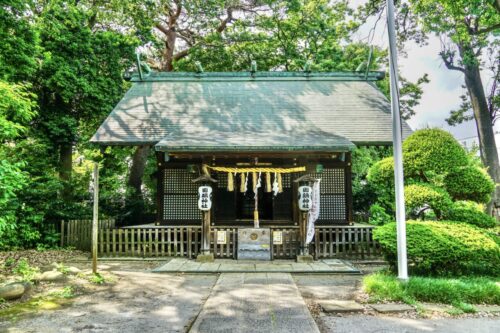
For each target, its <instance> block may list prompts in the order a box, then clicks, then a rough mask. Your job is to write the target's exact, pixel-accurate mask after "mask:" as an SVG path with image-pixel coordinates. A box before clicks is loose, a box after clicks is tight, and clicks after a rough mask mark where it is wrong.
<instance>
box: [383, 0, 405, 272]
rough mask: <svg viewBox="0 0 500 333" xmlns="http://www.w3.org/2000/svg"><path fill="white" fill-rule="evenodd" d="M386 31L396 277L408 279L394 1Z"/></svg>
mask: <svg viewBox="0 0 500 333" xmlns="http://www.w3.org/2000/svg"><path fill="white" fill-rule="evenodd" d="M386 4H387V31H388V33H389V69H390V72H389V78H390V81H391V110H392V141H393V146H394V185H395V188H396V225H397V246H398V277H399V278H400V279H401V280H407V279H408V263H407V257H406V220H405V199H404V179H403V149H402V138H401V115H400V113H399V88H398V62H397V56H398V54H397V47H396V29H395V27H394V22H395V20H394V1H393V0H387V2H386Z"/></svg>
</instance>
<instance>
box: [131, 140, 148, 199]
mask: <svg viewBox="0 0 500 333" xmlns="http://www.w3.org/2000/svg"><path fill="white" fill-rule="evenodd" d="M149 148H150V147H149V146H138V147H137V148H136V150H135V152H134V156H133V157H132V165H131V166H130V175H129V178H128V186H130V187H132V188H133V190H134V193H133V196H140V195H141V194H142V176H143V175H144V169H145V168H146V162H147V160H148V155H149Z"/></svg>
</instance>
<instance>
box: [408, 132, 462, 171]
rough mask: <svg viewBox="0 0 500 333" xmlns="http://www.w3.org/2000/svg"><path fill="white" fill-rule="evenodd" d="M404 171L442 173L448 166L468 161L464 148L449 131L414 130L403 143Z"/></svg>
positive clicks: (448, 168) (459, 164)
mask: <svg viewBox="0 0 500 333" xmlns="http://www.w3.org/2000/svg"><path fill="white" fill-rule="evenodd" d="M403 156H404V166H405V173H407V174H408V176H420V175H421V174H422V173H423V172H425V173H435V174H443V173H447V172H449V170H450V167H454V168H455V167H457V168H458V167H463V166H466V165H467V164H468V163H469V157H468V156H467V153H466V151H465V149H464V148H463V147H462V146H461V145H460V144H459V143H458V142H457V140H455V138H454V137H453V135H451V134H450V133H448V132H446V131H444V130H441V129H437V128H433V129H422V130H418V131H415V132H414V133H413V134H412V135H410V136H409V137H408V138H407V139H406V140H405V141H404V143H403Z"/></svg>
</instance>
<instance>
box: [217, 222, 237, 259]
mask: <svg viewBox="0 0 500 333" xmlns="http://www.w3.org/2000/svg"><path fill="white" fill-rule="evenodd" d="M217 232H225V233H226V243H225V244H217ZM237 239H238V228H222V227H217V228H211V229H210V250H211V252H212V253H213V254H214V256H215V257H216V258H227V259H236V251H237V248H238V243H237Z"/></svg>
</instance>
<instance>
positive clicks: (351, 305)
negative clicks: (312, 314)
mask: <svg viewBox="0 0 500 333" xmlns="http://www.w3.org/2000/svg"><path fill="white" fill-rule="evenodd" d="M319 305H320V306H321V308H322V309H323V311H324V312H327V313H345V312H363V311H364V310H365V308H364V307H363V306H362V305H361V304H359V303H356V302H354V301H333V300H331V301H321V302H319Z"/></svg>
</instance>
